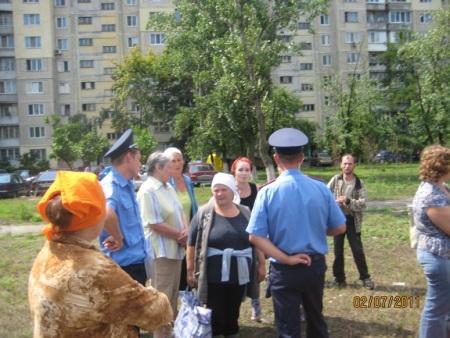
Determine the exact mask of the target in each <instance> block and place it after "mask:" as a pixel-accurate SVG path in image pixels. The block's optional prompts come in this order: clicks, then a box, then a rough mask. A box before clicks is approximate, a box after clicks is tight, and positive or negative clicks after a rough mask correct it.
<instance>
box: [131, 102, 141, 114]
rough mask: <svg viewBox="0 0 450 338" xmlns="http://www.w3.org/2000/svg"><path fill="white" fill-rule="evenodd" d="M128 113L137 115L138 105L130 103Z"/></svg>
mask: <svg viewBox="0 0 450 338" xmlns="http://www.w3.org/2000/svg"><path fill="white" fill-rule="evenodd" d="M130 111H131V112H133V113H139V105H138V103H137V102H131V104H130Z"/></svg>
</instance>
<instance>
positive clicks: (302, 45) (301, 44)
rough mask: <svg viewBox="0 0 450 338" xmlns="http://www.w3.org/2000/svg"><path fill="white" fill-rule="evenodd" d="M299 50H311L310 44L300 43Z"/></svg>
mask: <svg viewBox="0 0 450 338" xmlns="http://www.w3.org/2000/svg"><path fill="white" fill-rule="evenodd" d="M300 50H312V43H311V42H300Z"/></svg>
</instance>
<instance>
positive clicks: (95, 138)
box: [78, 131, 109, 166]
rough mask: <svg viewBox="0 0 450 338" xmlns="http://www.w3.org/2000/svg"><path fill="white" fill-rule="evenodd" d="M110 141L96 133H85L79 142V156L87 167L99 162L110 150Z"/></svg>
mask: <svg viewBox="0 0 450 338" xmlns="http://www.w3.org/2000/svg"><path fill="white" fill-rule="evenodd" d="M108 145H109V144H108V141H107V140H106V139H105V138H104V137H102V136H100V135H98V134H97V133H96V132H95V131H89V132H88V133H85V134H84V135H83V136H82V138H81V140H80V141H79V142H78V149H79V156H80V158H81V160H82V161H83V164H84V165H85V166H87V165H89V163H90V162H92V161H97V160H98V158H99V156H100V155H102V154H104V153H105V151H106V149H107V148H108Z"/></svg>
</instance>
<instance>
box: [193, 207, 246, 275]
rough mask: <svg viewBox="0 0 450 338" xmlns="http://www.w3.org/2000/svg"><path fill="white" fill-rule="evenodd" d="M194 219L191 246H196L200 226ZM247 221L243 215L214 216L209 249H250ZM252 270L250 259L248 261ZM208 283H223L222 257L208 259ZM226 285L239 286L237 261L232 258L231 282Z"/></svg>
mask: <svg viewBox="0 0 450 338" xmlns="http://www.w3.org/2000/svg"><path fill="white" fill-rule="evenodd" d="M196 219H197V218H194V219H193V222H192V223H191V228H190V234H189V239H188V245H189V246H195V242H196V239H197V231H198V226H199V224H198V223H197V222H195V220H196ZM246 227H247V220H246V219H245V217H244V215H242V213H239V214H238V215H237V216H235V217H224V216H221V215H218V214H217V213H215V214H214V221H213V224H212V226H211V231H210V233H209V237H208V247H211V248H216V249H219V250H224V249H227V248H231V249H235V250H244V249H247V248H249V247H250V242H249V240H248V233H247V232H246V231H245V228H246ZM247 262H248V264H249V269H250V259H247ZM206 270H207V278H208V283H222V282H221V278H222V256H221V255H218V256H211V257H208V259H207V268H206ZM225 283H230V284H238V273H237V259H236V257H231V267H230V280H229V281H228V282H225Z"/></svg>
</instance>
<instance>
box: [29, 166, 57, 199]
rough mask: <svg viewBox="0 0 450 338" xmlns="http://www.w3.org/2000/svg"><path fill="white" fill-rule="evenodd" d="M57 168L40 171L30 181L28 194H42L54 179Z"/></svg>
mask: <svg viewBox="0 0 450 338" xmlns="http://www.w3.org/2000/svg"><path fill="white" fill-rule="evenodd" d="M56 173H57V170H46V171H41V172H40V173H39V174H37V176H36V177H35V178H34V180H33V181H32V182H31V188H30V195H33V196H39V195H43V194H44V193H45V192H46V191H47V189H48V187H50V185H51V184H52V183H53V182H54V181H55V178H56Z"/></svg>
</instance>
